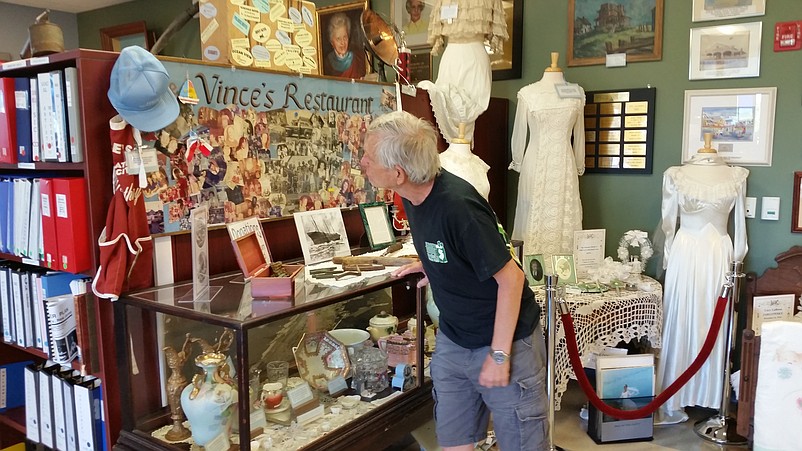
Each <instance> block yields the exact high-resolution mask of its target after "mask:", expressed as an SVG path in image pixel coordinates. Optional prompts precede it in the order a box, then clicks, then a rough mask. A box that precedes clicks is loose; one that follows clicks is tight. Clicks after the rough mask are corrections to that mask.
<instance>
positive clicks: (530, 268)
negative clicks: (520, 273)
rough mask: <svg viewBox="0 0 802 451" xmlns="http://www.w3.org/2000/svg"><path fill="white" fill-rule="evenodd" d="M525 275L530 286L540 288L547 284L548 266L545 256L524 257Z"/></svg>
mask: <svg viewBox="0 0 802 451" xmlns="http://www.w3.org/2000/svg"><path fill="white" fill-rule="evenodd" d="M523 263H524V273H526V281H527V282H528V283H529V286H538V285H543V284H544V283H546V277H545V276H546V265H545V264H544V262H543V254H535V255H526V256H524V262H523Z"/></svg>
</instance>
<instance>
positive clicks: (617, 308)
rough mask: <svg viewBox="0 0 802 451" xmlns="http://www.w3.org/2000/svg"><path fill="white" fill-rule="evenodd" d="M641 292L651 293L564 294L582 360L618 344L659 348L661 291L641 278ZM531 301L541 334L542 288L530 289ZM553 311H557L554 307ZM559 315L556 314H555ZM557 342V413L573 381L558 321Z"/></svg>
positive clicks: (543, 305)
mask: <svg viewBox="0 0 802 451" xmlns="http://www.w3.org/2000/svg"><path fill="white" fill-rule="evenodd" d="M643 280H644V283H642V284H640V287H642V288H647V287H648V288H650V289H651V291H644V290H637V291H627V290H620V291H618V292H616V291H615V290H610V291H607V292H604V293H582V294H566V295H565V299H566V301H567V304H568V310H569V312H570V313H571V317H572V318H573V320H574V329H575V330H576V339H577V347H578V348H579V353H580V355H581V356H582V358H583V361H584V359H585V358H587V357H588V356H589V355H590V354H592V353H598V352H600V351H601V350H602V349H604V348H605V347H607V346H615V345H617V344H618V343H619V342H621V341H624V342H629V341H631V340H633V339H640V338H641V337H646V338H647V339H648V340H649V342H650V343H651V346H652V347H653V348H660V347H661V341H660V340H661V335H662V330H663V289H662V287H661V286H660V284H659V283H658V282H657V281H656V280H654V279H651V278H648V277H644V278H643ZM533 289H534V291H535V297H536V298H537V301H538V303H539V304H540V307H541V315H540V321H541V324H542V325H543V330H544V333H545V330H546V326H547V322H546V307H545V301H546V292H545V288H544V287H542V286H541V287H533ZM555 311H558V310H557V308H556V307H555ZM558 315H559V313H558ZM556 337H557V339H556V340H555V343H556V345H557V346H556V348H555V350H554V377H555V381H554V385H555V393H554V395H555V403H554V408H555V409H556V410H560V401H561V400H562V394H563V393H564V392H565V390H566V389H567V387H568V379H569V378H574V379H576V377H575V376H574V371H573V369H572V368H571V362H570V360H569V359H568V348H567V347H566V345H565V329H564V326H563V323H562V320H560V319H559V318H558V319H557V335H556Z"/></svg>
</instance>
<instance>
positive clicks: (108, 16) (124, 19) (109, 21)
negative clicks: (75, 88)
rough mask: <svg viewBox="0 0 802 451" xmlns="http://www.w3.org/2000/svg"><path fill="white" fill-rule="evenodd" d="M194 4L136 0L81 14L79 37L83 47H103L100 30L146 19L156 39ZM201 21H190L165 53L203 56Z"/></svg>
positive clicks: (79, 17)
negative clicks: (200, 37) (201, 50)
mask: <svg viewBox="0 0 802 451" xmlns="http://www.w3.org/2000/svg"><path fill="white" fill-rule="evenodd" d="M191 5H192V1H191V0H167V1H163V0H137V1H133V2H128V3H122V4H119V5H115V6H110V7H108V8H101V9H96V10H94V11H88V12H85V13H81V14H78V39H79V40H80V44H81V47H83V48H87V49H99V48H100V29H101V28H105V27H113V26H115V25H121V24H125V23H129V22H136V21H139V20H144V21H145V22H146V23H147V26H148V30H151V31H155V32H156V39H158V38H159V36H160V35H161V33H162V32H163V31H164V30H165V29H166V28H167V26H168V25H169V24H170V22H172V21H173V19H175V18H176V17H178V16H179V15H180V14H181V13H182V12H183V11H184V10H186V9H187V8H189V7H190V6H191ZM198 30H199V29H198V20H197V19H194V20H190V21H189V22H188V23H187V24H186V25H185V26H184V27H183V28H182V29H181V30H180V31H179V32H178V33H176V34H175V36H173V38H172V39H171V40H170V43H169V44H168V45H167V47H166V48H165V49H164V51H163V52H162V54H163V55H170V56H178V57H182V58H194V59H200V57H201V53H200V39H199V38H198V36H199V35H200V31H198Z"/></svg>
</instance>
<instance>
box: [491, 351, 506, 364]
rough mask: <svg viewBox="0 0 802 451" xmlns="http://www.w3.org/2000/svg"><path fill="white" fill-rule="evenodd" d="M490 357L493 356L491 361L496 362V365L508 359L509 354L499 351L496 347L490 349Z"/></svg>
mask: <svg viewBox="0 0 802 451" xmlns="http://www.w3.org/2000/svg"><path fill="white" fill-rule="evenodd" d="M490 357H492V358H493V361H494V362H496V364H497V365H502V364H504V363H506V362H508V361H509V360H510V355H509V354H507V353H506V352H504V351H499V350H497V349H491V350H490Z"/></svg>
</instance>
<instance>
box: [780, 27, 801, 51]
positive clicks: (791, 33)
mask: <svg viewBox="0 0 802 451" xmlns="http://www.w3.org/2000/svg"><path fill="white" fill-rule="evenodd" d="M800 48H802V20H797V21H794V22H777V24H775V25H774V51H775V52H784V51H787V50H799V49H800Z"/></svg>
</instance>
